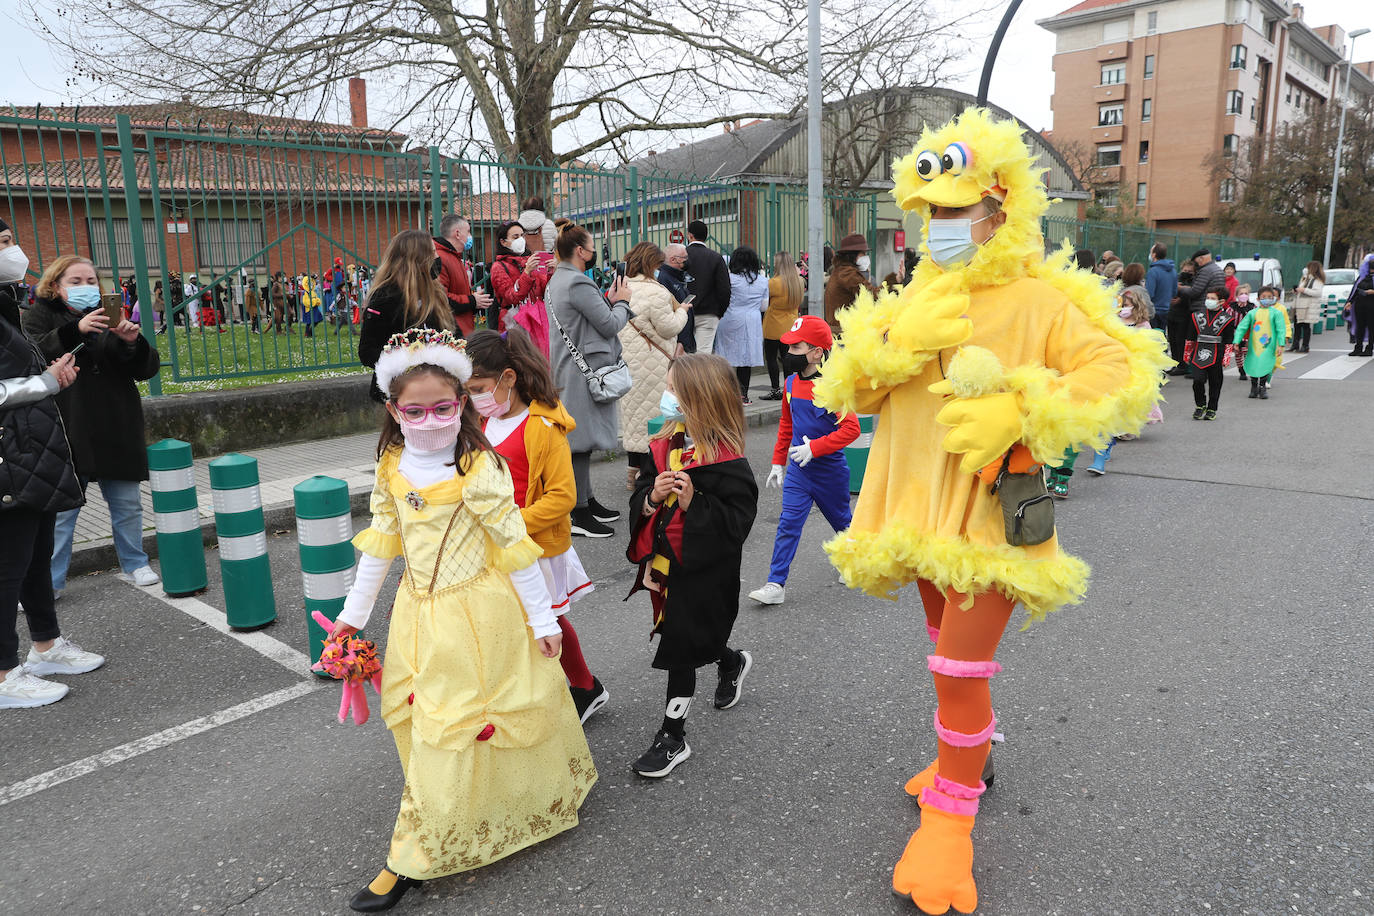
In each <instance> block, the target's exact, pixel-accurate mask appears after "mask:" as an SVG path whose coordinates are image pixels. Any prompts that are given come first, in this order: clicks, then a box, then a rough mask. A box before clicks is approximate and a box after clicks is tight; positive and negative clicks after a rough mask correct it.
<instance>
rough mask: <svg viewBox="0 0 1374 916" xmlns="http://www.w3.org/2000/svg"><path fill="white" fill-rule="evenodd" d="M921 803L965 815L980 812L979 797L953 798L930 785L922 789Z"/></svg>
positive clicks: (972, 815)
mask: <svg viewBox="0 0 1374 916" xmlns="http://www.w3.org/2000/svg"><path fill="white" fill-rule="evenodd" d="M921 804H922V805H923V806H924V807H928V808H936V809H938V810H940V811H944V812H945V813H947V814H959V815H963V816H965V817H974V816H976V815H977V814H978V799H976V798H975V799H964V798H953V797H951V796H949V795H946V794H945V793H943V792H940V791H938V790H936V789H932V788H930V787H929V786H927V787H926V788H924V789H922V790H921Z"/></svg>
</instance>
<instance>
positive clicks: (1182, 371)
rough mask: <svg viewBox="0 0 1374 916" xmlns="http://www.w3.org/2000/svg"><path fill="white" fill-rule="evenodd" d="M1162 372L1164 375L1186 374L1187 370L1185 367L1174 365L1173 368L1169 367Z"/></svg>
mask: <svg viewBox="0 0 1374 916" xmlns="http://www.w3.org/2000/svg"><path fill="white" fill-rule="evenodd" d="M1164 374H1165V375H1187V374H1188V370H1187V369H1185V368H1183V367H1182V366H1175V367H1174V368H1172V369H1170V370H1169V371H1168V372H1165V373H1164Z"/></svg>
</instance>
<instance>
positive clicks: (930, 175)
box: [916, 150, 945, 181]
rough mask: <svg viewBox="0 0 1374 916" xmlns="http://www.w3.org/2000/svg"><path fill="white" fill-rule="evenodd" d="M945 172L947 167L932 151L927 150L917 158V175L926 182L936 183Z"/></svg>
mask: <svg viewBox="0 0 1374 916" xmlns="http://www.w3.org/2000/svg"><path fill="white" fill-rule="evenodd" d="M944 170H945V167H944V166H943V165H941V164H940V157H939V156H937V155H935V153H934V152H932V151H931V150H926V151H925V152H923V153H921V155H919V156H917V157H916V174H917V175H920V176H921V178H923V179H924V180H926V181H934V180H935V179H936V178H938V177H939V175H940V173H941V172H943V171H944Z"/></svg>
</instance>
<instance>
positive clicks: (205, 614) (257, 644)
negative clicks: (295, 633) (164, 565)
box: [139, 585, 310, 676]
mask: <svg viewBox="0 0 1374 916" xmlns="http://www.w3.org/2000/svg"><path fill="white" fill-rule="evenodd" d="M139 591H141V592H143V593H144V594H145V595H151V596H152V597H154V598H156V599H158V600H159V601H161V602H162V603H163V604H166V605H168V606H169V607H174V608H176V609H177V610H178V611H181V612H182V613H183V614H185V615H186V616H188V617H194V618H195V619H196V620H199V621H200V622H201V623H203V624H205V625H206V626H207V627H210V628H212V629H215V630H218V631H219V632H221V633H223V634H224V635H225V636H228V637H229V638H230V639H233V640H236V641H238V642H240V643H242V644H243V645H245V646H247V647H248V648H250V649H252V650H253V651H254V652H256V653H258V654H259V655H261V656H263V657H264V658H270V659H271V660H272V661H274V662H276V663H277V664H279V665H281V666H282V667H283V668H286V669H287V670H288V671H290V672H291V673H292V674H298V675H301V676H306V675H308V674H309V672H310V659H309V658H307V657H306V656H305V654H304V653H302V652H299V651H297V650H295V649H293V648H291V647H290V646H288V645H287V644H286V643H284V642H282V641H281V640H279V639H274V638H272V637H271V636H268V635H267V634H266V633H264V632H262V631H261V630H254V631H251V632H248V633H241V632H239V631H238V630H233V629H230V627H229V623H228V621H226V620H225V617H224V612H223V611H221V610H220V609H219V608H214V607H211V606H210V605H208V604H206V603H205V602H204V601H201V600H200V599H199V598H169V597H168V596H167V595H165V594H163V592H162V588H161V586H157V585H153V586H149V587H148V588H140V589H139Z"/></svg>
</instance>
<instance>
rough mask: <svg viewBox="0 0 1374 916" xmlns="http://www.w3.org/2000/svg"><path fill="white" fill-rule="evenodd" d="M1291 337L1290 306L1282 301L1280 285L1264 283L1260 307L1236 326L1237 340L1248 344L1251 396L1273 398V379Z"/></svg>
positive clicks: (1246, 355) (1246, 365)
mask: <svg viewBox="0 0 1374 916" xmlns="http://www.w3.org/2000/svg"><path fill="white" fill-rule="evenodd" d="M1287 341H1288V310H1287V309H1285V308H1283V306H1281V305H1279V291H1278V288H1277V287H1273V286H1263V287H1260V293H1259V307H1258V308H1254V309H1251V310H1250V311H1249V312H1247V313H1246V315H1245V317H1244V318H1242V319H1241V321H1240V325H1239V326H1238V327H1237V328H1236V334H1235V344H1236V347H1237V348H1239V347H1241V346H1244V347H1245V372H1246V374H1247V375H1249V376H1250V397H1252V398H1263V399H1265V400H1268V399H1269V379H1270V377H1271V376H1273V374H1274V366H1275V364H1276V363H1278V361H1279V360H1280V359H1282V358H1283V346H1284V344H1285V343H1287Z"/></svg>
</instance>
